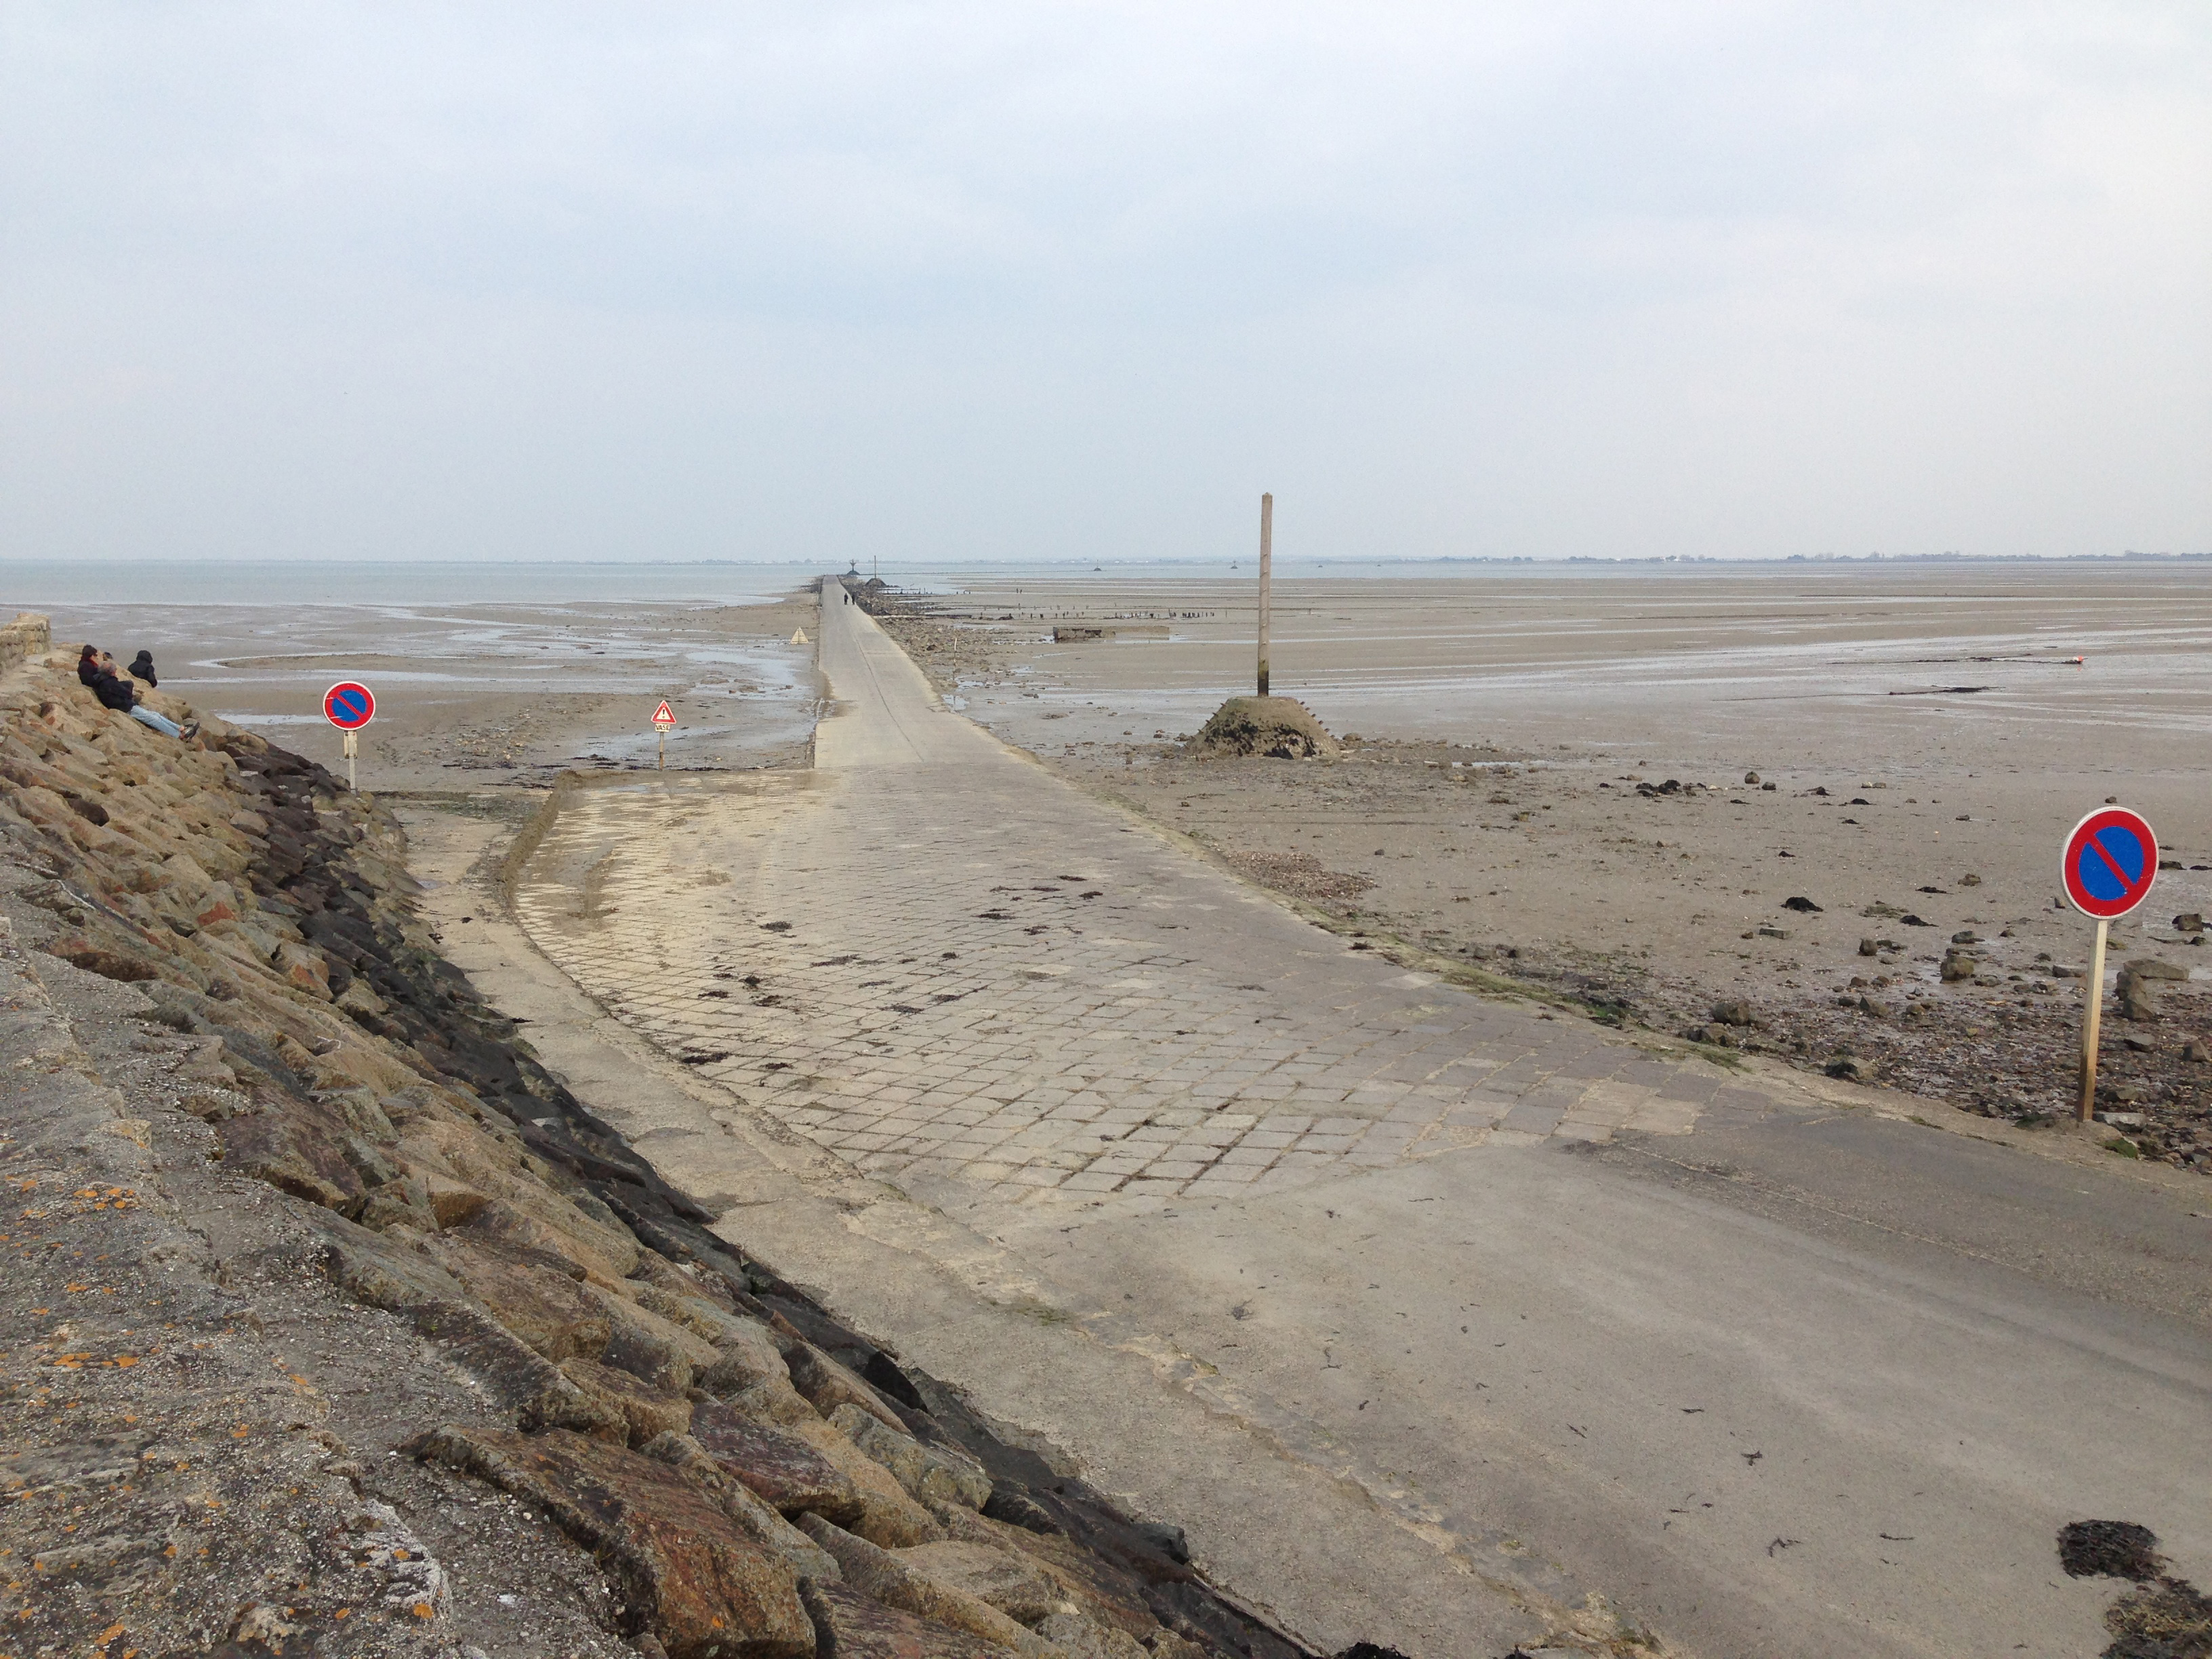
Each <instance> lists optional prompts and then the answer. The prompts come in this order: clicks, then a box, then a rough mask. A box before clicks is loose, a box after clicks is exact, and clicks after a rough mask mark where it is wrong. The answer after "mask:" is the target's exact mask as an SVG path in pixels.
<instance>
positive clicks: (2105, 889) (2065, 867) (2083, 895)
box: [2058, 806, 2158, 921]
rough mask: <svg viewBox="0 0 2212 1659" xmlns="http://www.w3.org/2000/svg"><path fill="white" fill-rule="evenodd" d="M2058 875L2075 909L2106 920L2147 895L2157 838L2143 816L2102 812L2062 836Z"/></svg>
mask: <svg viewBox="0 0 2212 1659" xmlns="http://www.w3.org/2000/svg"><path fill="white" fill-rule="evenodd" d="M2058 873H2059V877H2060V879H2062V880H2063V881H2064V882H2065V884H2066V896H2067V897H2068V898H2069V899H2070V900H2071V901H2072V902H2073V904H2074V908H2075V909H2077V910H2079V911H2080V912H2081V914H2082V915H2085V916H2095V917H2096V918H2097V919H2098V920H2099V921H2111V920H2112V918H2113V917H2115V916H2124V915H2127V913H2128V912H2129V911H2130V910H2132V909H2134V908H2136V906H2137V905H2138V904H2141V903H2142V902H2143V901H2144V900H2145V899H2147V898H2148V897H2149V896H2150V884H2151V883H2152V882H2154V881H2155V880H2156V879H2157V878H2158V837H2157V836H2154V835H2153V834H2152V833H2151V828H2150V825H2149V824H2148V823H2146V822H2145V821H2144V819H2143V817H2142V814H2141V813H2139V812H2130V811H2128V809H2127V808H2126V807H2124V806H2106V807H2102V808H2100V809H2099V810H2098V811H2094V812H2092V813H2090V814H2089V816H2088V817H2086V818H2083V819H2082V820H2081V823H2077V824H2075V826H2074V833H2073V834H2072V835H2070V836H2067V837H2066V852H2065V855H2064V856H2063V858H2062V859H2061V860H2059V866H2058Z"/></svg>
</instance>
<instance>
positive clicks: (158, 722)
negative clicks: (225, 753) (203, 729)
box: [76, 645, 199, 738]
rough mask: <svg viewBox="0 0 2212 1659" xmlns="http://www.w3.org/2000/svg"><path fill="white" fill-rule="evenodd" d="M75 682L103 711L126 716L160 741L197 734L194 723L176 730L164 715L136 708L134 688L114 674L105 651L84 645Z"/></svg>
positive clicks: (137, 706)
mask: <svg viewBox="0 0 2212 1659" xmlns="http://www.w3.org/2000/svg"><path fill="white" fill-rule="evenodd" d="M76 677H77V679H78V681H79V682H80V683H81V684H83V685H85V686H87V687H88V688H89V689H90V690H91V692H92V695H93V696H95V697H97V698H99V699H100V706H101V707H102V708H112V709H113V710H115V712H116V713H117V714H128V715H130V716H131V719H132V720H137V722H138V724H139V725H141V726H147V727H149V728H150V729H152V730H153V731H155V732H161V734H162V735H163V736H164V737H171V738H189V737H191V736H192V735H193V734H194V733H195V732H197V731H198V730H199V723H198V722H197V720H195V721H194V722H193V723H192V724H191V726H179V725H178V724H177V723H176V721H174V720H171V719H169V718H168V717H167V715H164V714H155V712H154V711H153V710H152V709H150V708H140V707H139V705H138V690H137V687H136V686H134V685H132V684H131V682H130V681H129V680H126V679H125V678H123V676H122V675H120V674H118V673H117V672H116V671H115V659H114V658H112V657H111V656H109V655H108V654H107V653H106V652H105V651H100V650H97V649H95V648H94V647H92V646H89V645H88V646H87V647H85V648H84V651H83V653H82V655H80V656H79V657H78V658H77V659H76Z"/></svg>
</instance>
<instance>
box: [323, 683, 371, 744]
mask: <svg viewBox="0 0 2212 1659" xmlns="http://www.w3.org/2000/svg"><path fill="white" fill-rule="evenodd" d="M323 718H324V719H325V720H328V721H329V722H330V723H331V725H332V726H337V728H338V730H339V731H341V732H358V731H360V730H361V728H362V726H366V725H368V723H369V722H370V721H371V720H374V719H375V718H376V697H375V695H374V693H373V692H371V691H370V690H369V689H368V687H367V686H365V685H362V684H359V683H358V682H357V681H354V680H340V681H339V682H338V683H337V684H336V685H334V686H332V687H331V689H330V690H327V691H325V692H324V693H323Z"/></svg>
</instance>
